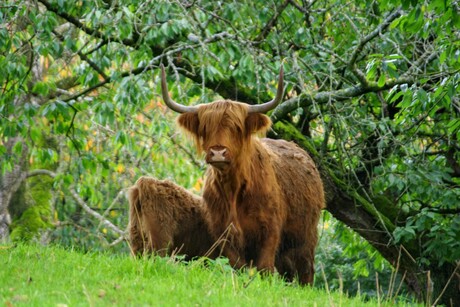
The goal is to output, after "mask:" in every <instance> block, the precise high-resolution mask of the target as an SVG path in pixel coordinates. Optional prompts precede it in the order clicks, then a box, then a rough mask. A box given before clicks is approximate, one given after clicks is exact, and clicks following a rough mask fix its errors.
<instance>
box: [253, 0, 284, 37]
mask: <svg viewBox="0 0 460 307" xmlns="http://www.w3.org/2000/svg"><path fill="white" fill-rule="evenodd" d="M289 2H290V0H285V1H284V3H283V4H281V5H280V6H279V7H277V8H276V11H275V13H274V14H273V17H272V18H271V19H270V20H269V21H268V22H267V24H266V25H265V27H264V28H263V29H262V31H261V32H260V33H259V35H257V37H256V39H255V41H256V42H257V43H261V42H262V41H263V40H264V39H265V38H266V37H267V36H268V34H269V33H270V31H271V30H272V29H273V27H275V26H276V22H277V21H278V17H279V16H280V15H281V13H283V11H284V9H285V8H286V7H287V6H288V4H289Z"/></svg>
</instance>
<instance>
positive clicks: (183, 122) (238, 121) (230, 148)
mask: <svg viewBox="0 0 460 307" xmlns="http://www.w3.org/2000/svg"><path fill="white" fill-rule="evenodd" d="M178 123H179V125H180V126H181V127H182V128H184V129H185V130H187V131H188V132H190V133H191V134H192V136H193V137H194V139H195V142H196V146H197V149H198V150H199V151H203V152H204V153H205V155H206V162H207V163H208V164H210V165H211V166H213V167H214V168H216V169H218V170H225V169H227V168H228V167H229V166H231V165H233V164H238V162H239V161H241V159H244V157H245V153H247V151H248V150H249V149H250V146H251V145H250V143H251V137H252V135H253V134H254V133H265V132H266V130H267V129H268V128H269V127H270V124H271V122H270V119H269V118H268V117H267V116H266V115H264V114H260V113H248V106H247V105H245V104H242V103H238V102H234V101H230V100H221V101H216V102H213V103H210V104H205V105H201V106H200V107H199V108H198V112H196V113H184V114H182V115H180V116H179V118H178Z"/></svg>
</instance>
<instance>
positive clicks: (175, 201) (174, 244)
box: [129, 177, 213, 259]
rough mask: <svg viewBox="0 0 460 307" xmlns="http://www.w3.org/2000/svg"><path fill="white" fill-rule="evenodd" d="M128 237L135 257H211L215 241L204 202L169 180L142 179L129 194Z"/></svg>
mask: <svg viewBox="0 0 460 307" xmlns="http://www.w3.org/2000/svg"><path fill="white" fill-rule="evenodd" d="M129 203H130V210H129V224H130V225H129V236H130V245H131V251H132V253H133V254H134V255H140V254H144V253H152V252H155V253H156V254H158V255H161V256H166V255H171V254H181V255H185V256H186V259H191V258H193V257H198V256H205V255H206V256H212V253H211V250H212V245H213V240H212V239H211V236H210V235H209V232H208V229H207V226H206V224H205V221H204V218H203V216H204V213H203V206H202V202H201V198H200V197H199V196H196V195H194V194H192V193H190V192H189V191H187V190H185V189H184V188H182V187H180V186H178V185H176V184H174V183H172V182H171V181H168V180H157V179H155V178H150V177H141V178H139V180H137V182H136V184H135V185H134V186H133V187H131V189H130V191H129Z"/></svg>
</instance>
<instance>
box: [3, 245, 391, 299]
mask: <svg viewBox="0 0 460 307" xmlns="http://www.w3.org/2000/svg"><path fill="white" fill-rule="evenodd" d="M0 268H1V269H0V305H3V306H21V305H22V306H61V307H62V306H114V305H115V306H385V305H387V306H390V305H392V306H393V305H394V304H390V303H380V304H379V302H375V301H373V302H366V303H364V302H363V301H361V300H359V298H347V297H346V296H345V295H343V294H340V293H327V292H326V291H321V290H318V289H311V288H302V287H298V286H293V285H287V284H285V283H284V282H283V281H281V280H280V279H279V278H277V277H276V276H269V277H261V276H260V275H259V274H257V273H254V272H251V271H246V272H241V273H236V272H234V271H233V270H232V269H231V268H230V267H229V266H228V265H226V264H225V261H223V260H218V261H215V262H211V263H208V264H207V265H205V263H204V261H202V260H199V261H195V262H191V263H189V264H185V263H179V262H176V261H173V260H172V259H170V258H159V257H153V258H145V259H133V258H131V257H130V256H128V255H112V254H104V253H81V252H78V251H73V250H66V249H63V248H59V247H53V246H48V247H43V246H35V245H30V246H29V245H18V246H12V245H0Z"/></svg>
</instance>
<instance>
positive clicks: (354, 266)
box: [315, 212, 410, 302]
mask: <svg viewBox="0 0 460 307" xmlns="http://www.w3.org/2000/svg"><path fill="white" fill-rule="evenodd" d="M316 254H317V255H316V263H317V265H316V274H315V287H318V288H321V289H325V288H328V289H330V290H333V291H339V292H344V293H346V294H347V295H351V296H360V297H362V298H363V299H369V298H375V297H377V296H379V297H385V298H387V299H388V300H392V299H396V300H397V301H399V302H403V301H404V300H405V299H406V298H407V297H410V296H409V294H408V290H407V288H406V287H404V285H402V281H401V276H402V273H403V272H395V271H394V269H393V268H392V267H391V265H390V264H389V263H388V262H387V261H386V260H385V259H384V258H383V257H382V256H381V255H380V254H379V253H378V252H377V250H375V248H373V247H372V246H371V245H370V244H369V243H368V242H366V241H364V240H362V238H360V237H359V236H358V235H356V233H354V232H352V231H351V230H350V229H349V228H347V227H344V226H343V224H340V223H338V221H337V220H335V219H334V218H333V217H331V216H330V214H328V213H326V212H325V214H324V218H323V222H322V225H321V228H320V242H319V244H318V248H317V253H316ZM391 283H393V284H394V283H396V285H397V287H399V285H401V286H402V287H401V288H400V289H397V288H395V287H394V286H391ZM377 292H379V293H378V295H377ZM409 300H410V299H409Z"/></svg>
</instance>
